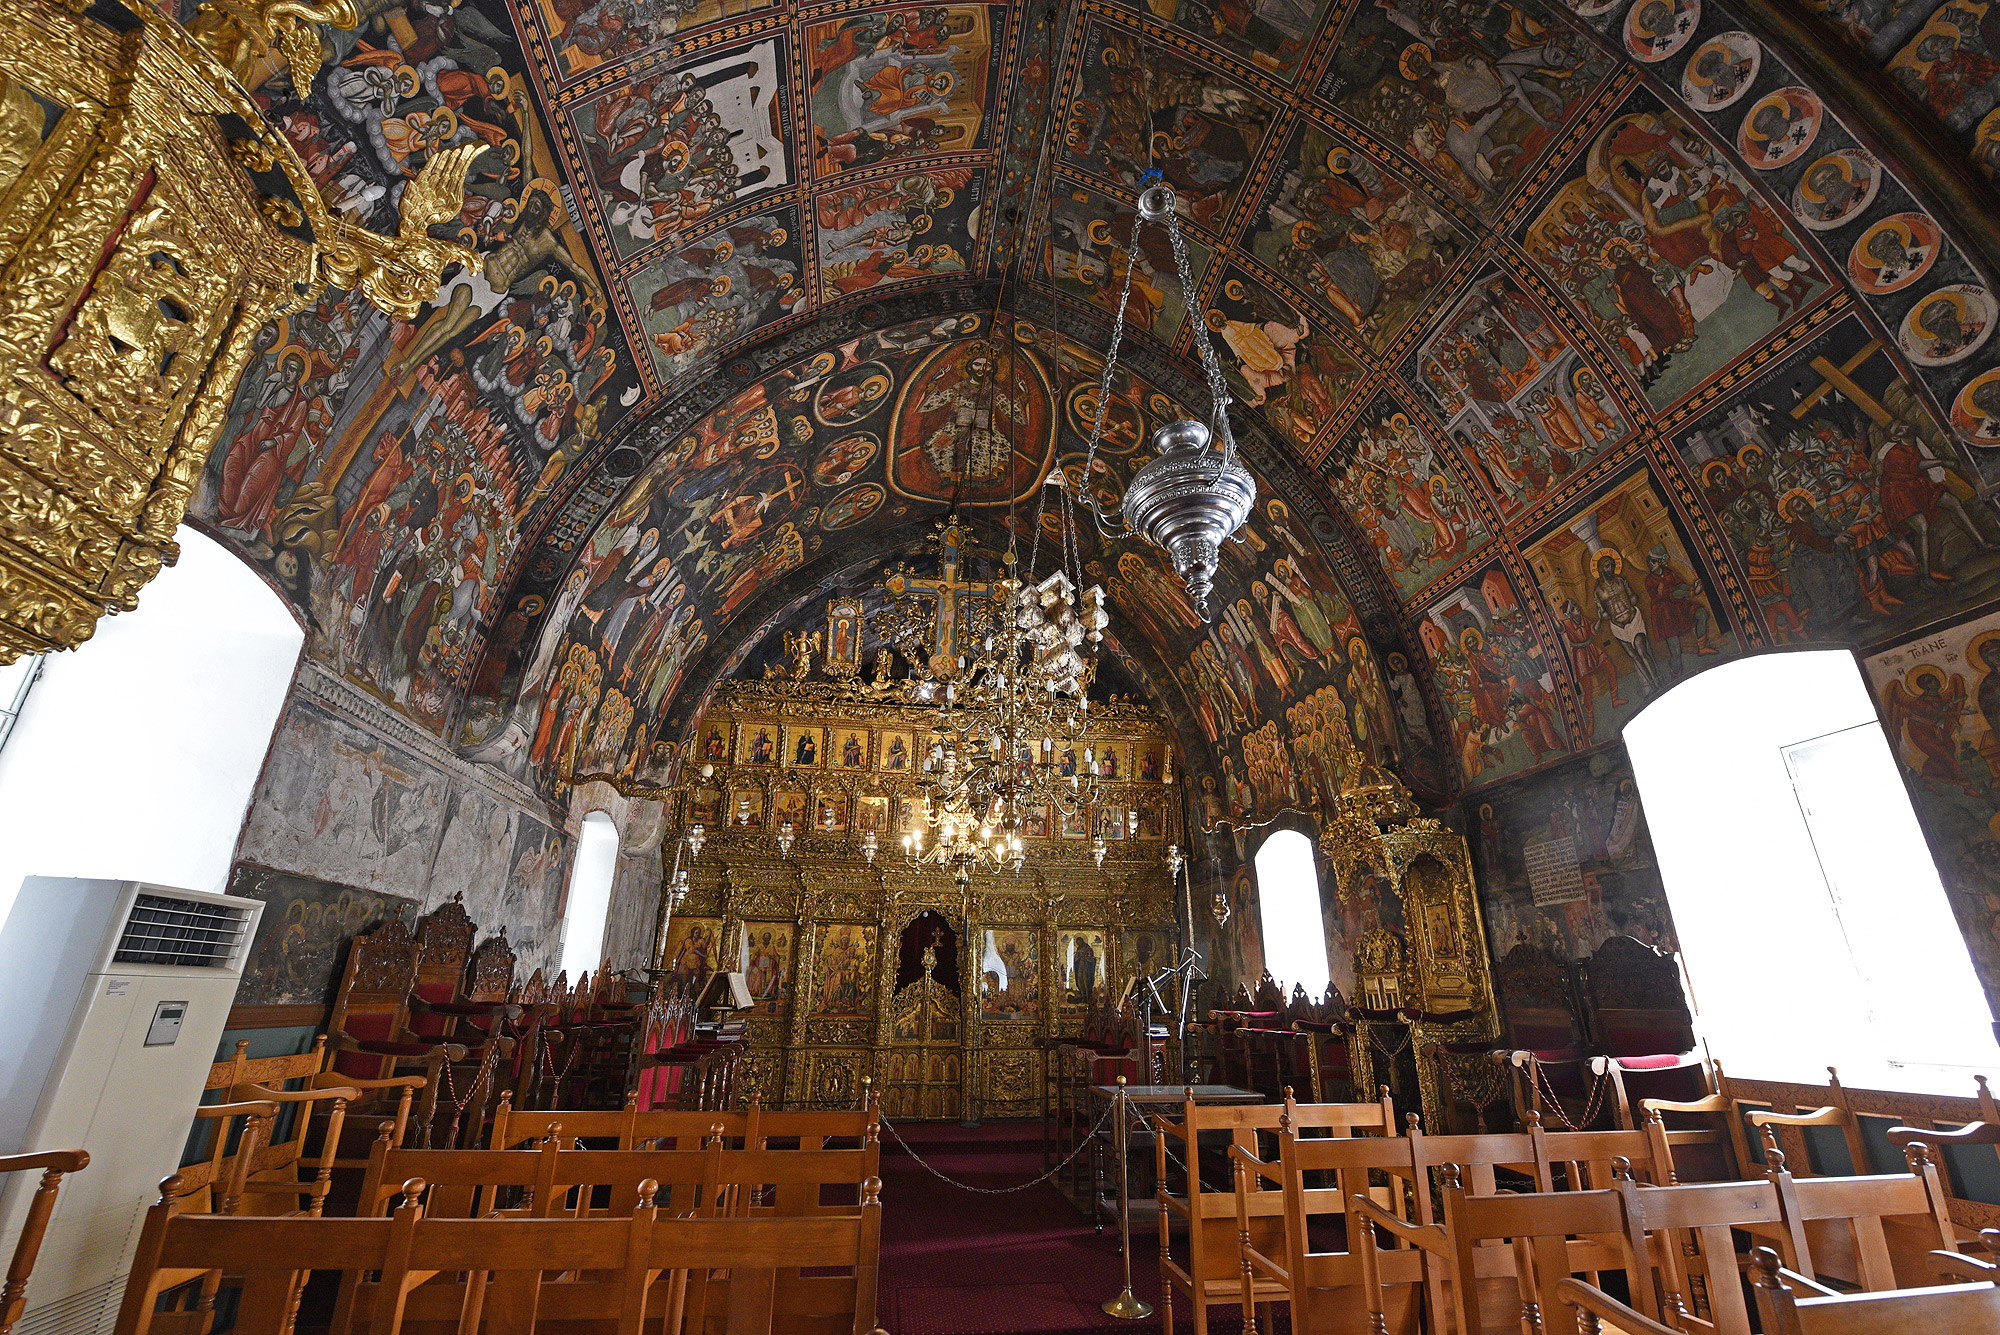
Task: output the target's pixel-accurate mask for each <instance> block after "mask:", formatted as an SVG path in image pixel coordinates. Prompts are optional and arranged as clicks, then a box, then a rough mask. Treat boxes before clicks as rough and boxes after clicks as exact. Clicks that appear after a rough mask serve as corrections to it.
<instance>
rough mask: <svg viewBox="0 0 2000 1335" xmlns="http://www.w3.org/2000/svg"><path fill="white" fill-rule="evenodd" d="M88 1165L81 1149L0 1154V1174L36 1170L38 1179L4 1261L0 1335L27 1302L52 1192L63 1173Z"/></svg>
mask: <svg viewBox="0 0 2000 1335" xmlns="http://www.w3.org/2000/svg"><path fill="white" fill-rule="evenodd" d="M89 1166H90V1155H89V1154H88V1153H86V1152H85V1151H83V1150H45V1151H43V1152H42V1153H40V1154H10V1155H3V1156H0V1173H29V1172H33V1171H35V1170H36V1169H40V1170H41V1173H42V1178H41V1181H39V1182H37V1183H36V1184H35V1194H34V1195H33V1196H32V1197H31V1198H30V1199H29V1201H28V1211H27V1213H26V1214H25V1215H24V1216H22V1220H21V1232H20V1235H19V1236H18V1237H17V1238H16V1239H15V1241H14V1255H13V1258H12V1259H11V1260H9V1261H8V1263H7V1281H6V1286H5V1287H4V1288H0V1335H7V1333H8V1332H9V1331H11V1330H13V1328H14V1323H15V1322H16V1321H19V1320H20V1319H21V1312H22V1310H23V1309H25V1308H26V1307H27V1305H28V1280H29V1278H30V1277H31V1276H32V1275H33V1274H34V1271H35V1258H36V1256H37V1255H39V1254H40V1252H41V1250H42V1238H43V1236H44V1235H45V1234H47V1232H48V1231H49V1217H50V1216H51V1215H53V1214H54V1213H55V1209H56V1193H57V1192H58V1191H59V1190H61V1188H62V1180H63V1177H64V1175H65V1174H68V1173H80V1172H82V1171H83V1170H84V1169H86V1168H88V1167H89Z"/></svg>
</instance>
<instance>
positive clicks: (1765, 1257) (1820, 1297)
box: [1750, 1247, 2000, 1335]
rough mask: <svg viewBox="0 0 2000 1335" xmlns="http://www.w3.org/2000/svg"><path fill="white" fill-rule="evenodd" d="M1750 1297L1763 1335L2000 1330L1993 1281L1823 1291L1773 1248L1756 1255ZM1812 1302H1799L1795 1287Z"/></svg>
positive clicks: (1952, 1334) (1955, 1334)
mask: <svg viewBox="0 0 2000 1335" xmlns="http://www.w3.org/2000/svg"><path fill="white" fill-rule="evenodd" d="M1750 1270H1751V1291H1752V1292H1753V1293H1755V1294H1756V1296H1757V1316H1758V1319H1759V1323H1760V1325H1761V1326H1762V1329H1763V1331H1764V1335H1967V1333H1968V1332H1972V1331H1992V1330H2000V1288H1996V1287H1995V1286H1994V1284H1993V1282H1992V1281H1991V1280H1987V1281H1984V1282H1982V1283H1976V1284H1943V1285H1938V1286H1936V1287H1933V1288H1922V1289H1891V1290H1886V1291H1878V1292H1869V1293H1831V1292H1827V1291H1822V1290H1818V1286H1817V1285H1811V1284H1810V1281H1808V1280H1806V1279H1805V1277H1803V1276H1797V1275H1791V1274H1789V1273H1788V1272H1786V1271H1784V1270H1782V1269H1781V1268H1780V1264H1779V1257H1778V1254H1777V1253H1776V1252H1775V1251H1772V1250H1771V1249H1770V1248H1769V1247H1759V1248H1757V1249H1756V1250H1755V1251H1754V1252H1753V1253H1752V1254H1751V1265H1750ZM1794 1285H1796V1286H1797V1287H1798V1288H1801V1289H1805V1290H1806V1291H1807V1292H1808V1293H1811V1294H1812V1296H1810V1297H1799V1296H1798V1295H1797V1294H1796V1293H1794V1292H1793V1291H1792V1290H1793V1286H1794Z"/></svg>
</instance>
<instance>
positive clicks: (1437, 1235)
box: [1347, 1192, 1444, 1255]
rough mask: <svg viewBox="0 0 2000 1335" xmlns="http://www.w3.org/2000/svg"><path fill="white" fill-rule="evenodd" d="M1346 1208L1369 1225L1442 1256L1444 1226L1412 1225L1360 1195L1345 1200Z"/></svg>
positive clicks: (1356, 1194)
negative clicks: (1378, 1226) (1379, 1227)
mask: <svg viewBox="0 0 2000 1335" xmlns="http://www.w3.org/2000/svg"><path fill="white" fill-rule="evenodd" d="M1347 1203H1348V1208H1349V1209H1351V1210H1352V1211H1353V1212H1354V1213H1355V1214H1357V1215H1359V1216H1360V1217H1361V1218H1363V1219H1365V1220H1367V1221H1368V1222H1369V1223H1371V1224H1377V1225H1380V1226H1381V1227H1383V1228H1386V1229H1388V1230H1389V1232H1391V1233H1393V1234H1395V1235H1396V1236H1397V1237H1399V1238H1401V1239H1402V1240H1403V1241H1405V1242H1407V1243H1410V1244H1412V1245H1414V1246H1418V1247H1422V1248H1423V1249H1424V1250H1426V1251H1431V1252H1436V1253H1438V1254H1439V1255H1443V1254H1444V1226H1443V1225H1441V1224H1412V1223H1410V1222H1409V1221H1408V1220H1406V1219H1399V1218H1397V1217H1396V1216H1395V1215H1394V1214H1391V1213H1390V1212H1389V1211H1387V1210H1385V1209H1383V1208H1382V1207H1381V1206H1379V1205H1377V1204H1376V1203H1375V1202H1374V1201H1371V1200H1369V1199H1368V1198H1367V1197H1366V1196H1363V1195H1361V1194H1360V1193H1358V1192H1357V1193H1355V1194H1354V1195H1351V1196H1349V1197H1348V1198H1347Z"/></svg>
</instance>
